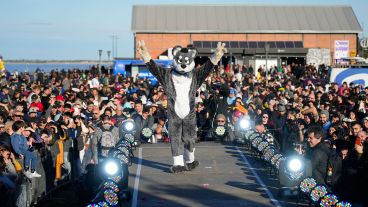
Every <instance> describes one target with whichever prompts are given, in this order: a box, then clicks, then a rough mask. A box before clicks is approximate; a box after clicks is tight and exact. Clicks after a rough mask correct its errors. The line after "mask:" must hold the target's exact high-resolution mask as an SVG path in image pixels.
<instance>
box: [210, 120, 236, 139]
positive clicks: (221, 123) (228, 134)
mask: <svg viewBox="0 0 368 207" xmlns="http://www.w3.org/2000/svg"><path fill="white" fill-rule="evenodd" d="M222 127H223V128H224V129H225V133H224V135H218V134H217V133H216V131H218V129H219V128H222ZM234 137H235V135H234V131H233V129H232V128H231V127H229V126H228V124H227V121H226V116H225V115H223V114H217V116H216V118H215V123H214V126H213V128H211V129H210V130H209V131H208V133H207V134H206V138H205V140H206V141H215V142H222V143H226V142H231V141H232V140H234Z"/></svg>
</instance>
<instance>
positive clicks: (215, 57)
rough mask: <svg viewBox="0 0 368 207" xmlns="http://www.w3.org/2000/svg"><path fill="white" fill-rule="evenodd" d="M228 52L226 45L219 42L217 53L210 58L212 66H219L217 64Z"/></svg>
mask: <svg viewBox="0 0 368 207" xmlns="http://www.w3.org/2000/svg"><path fill="white" fill-rule="evenodd" d="M226 52H227V49H226V48H225V43H221V42H218V43H217V48H216V51H215V53H214V54H213V55H212V56H211V58H210V60H211V62H212V64H214V65H217V63H218V62H219V61H220V60H221V58H222V56H223V55H224V54H225V53H226Z"/></svg>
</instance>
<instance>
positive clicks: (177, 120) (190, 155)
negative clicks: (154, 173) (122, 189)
mask: <svg viewBox="0 0 368 207" xmlns="http://www.w3.org/2000/svg"><path fill="white" fill-rule="evenodd" d="M137 51H138V53H139V54H140V56H141V58H142V59H143V61H144V63H145V64H146V65H147V66H148V69H149V70H150V72H151V73H152V74H153V75H154V76H155V77H156V78H157V80H158V81H159V82H160V83H161V84H162V86H163V87H164V89H165V91H166V95H167V97H168V104H167V115H168V123H169V137H170V139H171V152H172V156H173V160H174V164H173V166H172V167H171V168H170V171H171V172H172V173H179V172H182V171H185V170H193V169H194V168H195V167H197V166H198V165H199V162H198V161H196V160H195V157H194V151H195V146H194V144H195V139H196V137H197V133H196V131H195V129H196V112H195V94H196V91H197V89H198V88H199V87H200V86H201V84H202V83H203V82H204V80H205V79H206V78H207V76H208V75H209V73H210V72H211V71H212V69H213V68H214V66H215V65H217V64H218V62H219V60H221V58H222V56H223V55H224V53H226V49H225V44H224V43H222V44H221V42H219V43H218V45H217V48H216V52H215V53H214V54H213V55H212V56H211V57H210V59H209V60H208V61H207V62H206V63H205V64H204V65H202V66H201V67H199V68H195V62H194V58H195V57H196V55H197V49H195V48H194V47H189V46H188V47H187V48H182V47H180V46H176V47H174V48H173V56H174V62H173V66H172V67H171V68H170V69H164V68H161V67H160V66H158V65H157V64H156V63H155V62H154V61H153V60H152V59H151V56H150V54H149V52H148V50H147V47H146V46H145V44H144V41H138V48H137Z"/></svg>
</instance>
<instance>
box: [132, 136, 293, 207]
mask: <svg viewBox="0 0 368 207" xmlns="http://www.w3.org/2000/svg"><path fill="white" fill-rule="evenodd" d="M195 154H196V159H197V160H198V161H199V162H200V165H199V166H198V168H196V169H195V170H194V171H190V172H184V173H181V174H171V173H170V172H169V168H170V166H171V164H172V158H171V151H170V145H168V144H154V145H143V146H142V147H141V149H137V150H136V151H135V155H136V158H135V159H134V164H133V166H131V167H130V169H129V171H130V178H129V186H130V188H131V189H132V193H133V195H134V194H135V196H133V198H132V201H131V202H130V203H129V205H126V206H132V207H136V206H139V207H141V206H142V207H159V206H165V207H171V206H172V207H174V206H175V207H178V206H198V207H204V206H211V207H216V206H297V205H296V199H290V198H289V199H285V198H280V197H279V196H278V193H279V189H280V185H279V182H278V180H277V175H275V174H274V173H270V169H269V168H268V167H267V165H266V164H265V163H264V162H263V161H261V160H260V159H258V158H256V157H255V156H252V153H251V152H249V151H247V150H245V149H243V148H239V147H236V146H232V145H222V144H220V143H213V142H202V143H199V144H198V145H197V146H196V151H195ZM137 182H139V183H137Z"/></svg>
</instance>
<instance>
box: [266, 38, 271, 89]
mask: <svg viewBox="0 0 368 207" xmlns="http://www.w3.org/2000/svg"><path fill="white" fill-rule="evenodd" d="M269 50H270V44H268V42H266V44H265V51H266V85H268V64H267V63H268V51H269Z"/></svg>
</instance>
